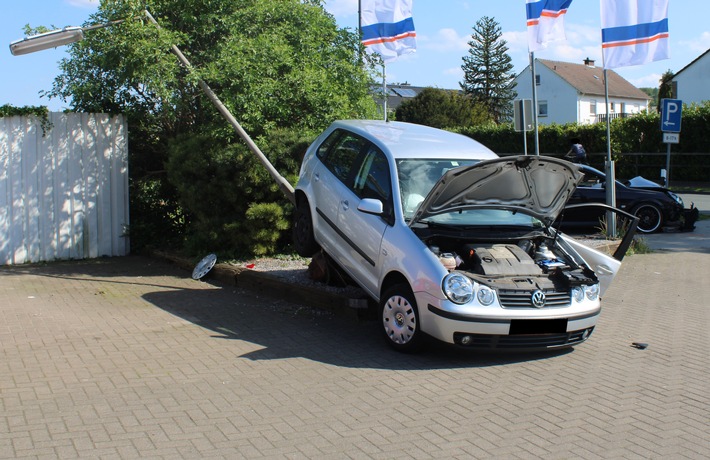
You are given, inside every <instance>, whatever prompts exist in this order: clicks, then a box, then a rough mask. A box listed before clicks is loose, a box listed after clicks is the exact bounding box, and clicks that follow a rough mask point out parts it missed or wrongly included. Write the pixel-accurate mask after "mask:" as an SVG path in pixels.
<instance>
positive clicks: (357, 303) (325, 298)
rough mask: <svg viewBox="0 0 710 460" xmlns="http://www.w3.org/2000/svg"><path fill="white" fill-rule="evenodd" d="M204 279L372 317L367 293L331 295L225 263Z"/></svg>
mask: <svg viewBox="0 0 710 460" xmlns="http://www.w3.org/2000/svg"><path fill="white" fill-rule="evenodd" d="M150 256H151V257H154V258H157V259H162V260H165V261H168V262H171V263H173V264H175V265H176V266H178V267H180V268H181V269H184V270H188V271H192V269H193V268H194V264H193V263H192V262H191V261H190V260H188V259H186V258H183V257H180V256H176V255H174V254H170V253H167V252H164V251H151V253H150ZM202 280H205V281H215V282H217V283H218V284H222V285H227V286H237V287H240V288H243V289H248V290H250V291H254V292H258V293H260V294H265V295H268V296H271V297H275V298H279V299H284V300H288V301H290V302H294V303H297V304H300V305H304V306H308V307H313V308H318V309H320V310H325V311H328V312H331V313H333V314H336V315H338V316H344V317H347V318H352V319H356V320H365V319H368V317H369V306H370V300H369V298H368V297H367V295H366V294H365V293H364V292H363V293H362V294H361V295H345V294H341V293H337V292H328V291H326V290H323V289H321V288H318V287H313V286H305V285H300V284H298V283H290V282H287V281H285V280H284V279H283V278H280V277H278V276H274V275H271V274H269V273H266V272H261V271H256V270H251V269H248V268H242V267H235V266H234V265H229V264H222V263H217V264H215V266H214V267H213V268H212V270H210V272H209V273H208V274H207V275H206V276H205V277H204V278H203V279H202Z"/></svg>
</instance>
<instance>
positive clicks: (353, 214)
mask: <svg viewBox="0 0 710 460" xmlns="http://www.w3.org/2000/svg"><path fill="white" fill-rule="evenodd" d="M356 171H357V172H356V174H355V175H354V176H353V178H352V179H353V181H352V184H351V186H350V187H349V190H348V191H347V192H346V193H345V196H344V197H343V198H342V200H341V202H340V209H339V213H338V227H337V228H338V233H339V234H340V237H341V238H342V249H343V252H342V259H341V260H339V263H340V264H341V266H343V268H345V269H346V271H348V272H349V273H350V274H351V275H352V276H353V278H354V279H355V280H356V281H358V284H360V285H361V286H362V287H363V288H364V289H365V290H366V291H368V292H369V293H370V294H372V295H373V296H375V297H377V295H378V291H379V289H378V288H379V278H380V267H381V263H380V262H381V261H380V258H381V256H382V255H381V252H380V248H381V246H382V238H383V236H384V233H385V231H386V230H387V228H388V227H389V226H390V225H392V223H393V219H394V210H393V201H392V179H391V172H390V166H389V164H388V161H387V157H386V156H385V155H384V153H382V151H381V150H379V149H378V148H377V147H376V146H374V145H372V144H369V146H368V147H367V149H366V150H365V151H364V152H363V155H362V156H361V157H360V159H359V160H358V162H357V164H356ZM362 200H378V201H380V202H381V203H382V213H381V214H370V213H368V212H363V211H361V210H360V209H359V208H360V204H361V203H362Z"/></svg>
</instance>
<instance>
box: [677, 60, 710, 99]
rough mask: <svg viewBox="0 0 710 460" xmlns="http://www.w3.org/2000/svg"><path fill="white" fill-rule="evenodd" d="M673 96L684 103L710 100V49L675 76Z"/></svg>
mask: <svg viewBox="0 0 710 460" xmlns="http://www.w3.org/2000/svg"><path fill="white" fill-rule="evenodd" d="M671 81H672V85H673V97H674V98H675V99H680V100H682V101H683V103H684V104H692V103H696V104H699V103H701V102H703V101H710V84H708V83H710V49H709V50H707V51H706V52H704V53H703V54H701V55H700V56H699V57H698V58H697V59H695V60H694V61H693V62H691V63H690V64H688V65H687V66H685V67H683V68H682V69H681V70H679V71H678V72H677V73H676V74H675V76H673V79H672V80H671Z"/></svg>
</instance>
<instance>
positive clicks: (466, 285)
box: [442, 273, 473, 305]
mask: <svg viewBox="0 0 710 460" xmlns="http://www.w3.org/2000/svg"><path fill="white" fill-rule="evenodd" d="M442 287H443V290H444V294H446V297H448V299H449V300H450V301H452V302H453V303H456V304H459V305H462V304H465V303H468V302H470V301H471V299H473V283H472V282H471V280H470V279H469V278H468V277H467V276H464V275H462V274H460V273H450V274H448V275H446V276H445V277H444V282H443V286H442Z"/></svg>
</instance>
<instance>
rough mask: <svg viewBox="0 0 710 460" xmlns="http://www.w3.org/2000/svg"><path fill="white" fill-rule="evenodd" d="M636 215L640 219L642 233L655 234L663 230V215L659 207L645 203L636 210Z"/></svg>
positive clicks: (639, 225) (639, 227)
mask: <svg viewBox="0 0 710 460" xmlns="http://www.w3.org/2000/svg"><path fill="white" fill-rule="evenodd" d="M634 215H635V216H636V217H638V218H639V223H638V230H639V232H641V233H653V232H655V231H658V230H659V229H660V228H661V224H662V223H663V214H662V213H661V210H660V209H658V206H656V205H655V204H651V203H643V204H640V205H638V206H637V207H636V208H635V209H634Z"/></svg>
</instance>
